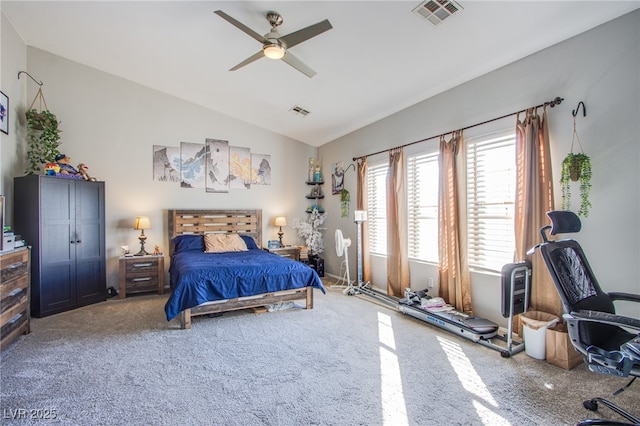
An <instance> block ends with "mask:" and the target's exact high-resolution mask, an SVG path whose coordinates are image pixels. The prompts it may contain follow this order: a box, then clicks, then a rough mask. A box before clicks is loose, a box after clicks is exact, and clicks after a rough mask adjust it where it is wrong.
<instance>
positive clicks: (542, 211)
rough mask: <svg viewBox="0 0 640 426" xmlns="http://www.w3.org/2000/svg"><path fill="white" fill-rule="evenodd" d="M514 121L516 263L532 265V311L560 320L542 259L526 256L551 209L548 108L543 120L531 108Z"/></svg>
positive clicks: (554, 292) (557, 302) (559, 309)
mask: <svg viewBox="0 0 640 426" xmlns="http://www.w3.org/2000/svg"><path fill="white" fill-rule="evenodd" d="M517 118H518V119H517V123H516V167H517V180H516V202H515V213H514V214H515V218H514V222H515V237H516V254H515V260H516V261H517V262H519V261H523V260H525V259H527V258H529V259H528V260H529V261H531V263H532V268H533V269H532V281H531V309H533V310H536V311H542V312H547V313H550V314H554V315H557V316H559V317H562V303H561V302H560V296H559V295H558V292H557V290H556V288H555V285H554V284H553V281H552V280H551V276H550V275H549V272H548V271H547V269H546V266H545V265H544V261H543V259H542V258H541V257H540V255H538V254H535V255H533V256H527V255H526V253H527V250H529V249H530V248H531V247H533V246H535V245H536V244H538V243H539V242H540V241H541V240H542V237H541V236H540V228H541V227H543V226H545V225H548V224H549V218H548V217H547V215H546V212H548V211H550V210H553V208H554V203H553V177H552V174H551V154H550V151H549V126H548V122H547V109H546V107H545V108H544V112H543V115H542V118H540V116H539V115H538V113H537V111H534V110H533V109H530V110H528V111H526V113H525V117H524V120H522V121H520V114H518V117H517Z"/></svg>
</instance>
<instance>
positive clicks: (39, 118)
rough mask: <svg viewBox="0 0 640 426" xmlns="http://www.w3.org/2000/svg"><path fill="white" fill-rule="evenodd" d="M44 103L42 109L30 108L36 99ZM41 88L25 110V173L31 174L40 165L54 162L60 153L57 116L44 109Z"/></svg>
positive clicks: (36, 170) (38, 169)
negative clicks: (26, 165)
mask: <svg viewBox="0 0 640 426" xmlns="http://www.w3.org/2000/svg"><path fill="white" fill-rule="evenodd" d="M38 99H40V101H41V104H42V103H44V106H45V109H44V110H40V111H39V110H37V109H35V108H31V107H32V106H33V104H34V103H35V101H36V100H38ZM46 105H47V104H46V103H45V102H44V95H43V94H42V89H39V90H38V94H37V95H36V97H35V99H34V100H33V102H32V103H31V106H30V107H29V110H28V111H27V112H26V117H27V163H28V168H27V170H26V171H25V173H27V174H29V175H32V174H34V173H35V172H38V171H40V166H42V165H43V164H46V163H53V162H55V158H56V155H58V154H60V151H59V150H58V147H59V146H60V131H61V130H60V129H59V124H60V123H59V122H58V118H57V117H56V116H55V114H53V113H52V112H50V111H49V110H48V109H46Z"/></svg>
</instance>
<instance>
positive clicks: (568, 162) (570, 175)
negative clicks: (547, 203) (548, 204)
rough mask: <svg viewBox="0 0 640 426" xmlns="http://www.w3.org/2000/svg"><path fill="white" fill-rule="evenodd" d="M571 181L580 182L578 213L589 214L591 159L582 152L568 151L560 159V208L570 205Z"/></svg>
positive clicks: (565, 208) (566, 207)
mask: <svg viewBox="0 0 640 426" xmlns="http://www.w3.org/2000/svg"><path fill="white" fill-rule="evenodd" d="M571 182H579V183H580V210H578V215H580V216H584V217H587V216H589V209H590V208H591V201H590V200H589V195H590V193H591V159H590V158H589V156H588V155H586V154H583V153H578V154H574V153H569V154H567V156H566V157H565V158H564V160H563V161H562V174H561V176H560V184H561V186H562V209H563V210H567V209H569V207H570V206H571Z"/></svg>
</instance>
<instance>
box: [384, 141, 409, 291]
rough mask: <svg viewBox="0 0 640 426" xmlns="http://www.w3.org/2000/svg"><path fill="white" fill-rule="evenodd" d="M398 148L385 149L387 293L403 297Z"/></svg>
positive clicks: (404, 247)
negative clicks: (386, 168) (387, 159)
mask: <svg viewBox="0 0 640 426" xmlns="http://www.w3.org/2000/svg"><path fill="white" fill-rule="evenodd" d="M404 181H405V177H404V155H403V151H402V148H396V149H393V150H391V151H390V152H389V169H388V170H387V293H388V294H389V295H391V296H396V297H403V295H404V290H405V288H407V287H409V253H408V250H409V249H408V247H409V245H408V243H407V234H408V232H407V220H406V218H407V200H406V198H407V196H406V191H405V183H404Z"/></svg>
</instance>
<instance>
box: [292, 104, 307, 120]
mask: <svg viewBox="0 0 640 426" xmlns="http://www.w3.org/2000/svg"><path fill="white" fill-rule="evenodd" d="M289 111H291V112H292V113H294V114H298V115H299V116H301V117H306V116H307V115H309V111H307V110H306V109H304V108H302V107H299V106H298V105H296V106H294V107H292V108H291V109H290V110H289Z"/></svg>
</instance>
